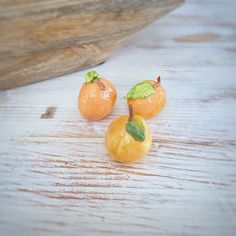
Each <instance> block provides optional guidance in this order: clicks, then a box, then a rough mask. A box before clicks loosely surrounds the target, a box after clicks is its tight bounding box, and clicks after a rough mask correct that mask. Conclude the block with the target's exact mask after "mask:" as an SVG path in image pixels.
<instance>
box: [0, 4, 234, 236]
mask: <svg viewBox="0 0 236 236" xmlns="http://www.w3.org/2000/svg"><path fill="white" fill-rule="evenodd" d="M235 7H236V2H235V1H233V0H232V1H230V0H228V1H221V0H217V1H213V0H212V1H210V0H209V1H198V0H191V1H186V3H185V4H184V5H183V6H182V7H181V8H179V9H177V10H176V11H174V12H173V13H171V14H169V15H168V16H166V17H164V18H163V19H161V20H160V21H158V22H156V23H154V24H153V25H152V26H150V27H148V28H146V29H145V30H144V31H142V32H140V33H138V34H137V35H136V36H135V37H133V38H132V39H131V40H130V41H129V42H128V43H127V44H126V45H124V46H123V48H121V49H120V50H119V51H118V52H117V53H116V54H115V55H114V56H113V57H112V58H111V59H110V60H109V61H107V62H106V63H104V64H102V65H99V66H97V67H96V68H95V70H97V71H98V72H99V73H100V74H101V75H103V76H105V77H107V78H108V79H110V80H111V81H112V82H113V83H114V84H115V86H116V87H117V89H118V93H119V97H118V101H117V103H116V106H115V109H114V110H113V112H112V114H111V115H110V116H109V117H108V118H107V119H105V120H102V121H99V122H88V121H86V120H84V119H83V118H82V117H81V115H80V114H79V113H78V111H77V94H78V91H79V89H80V86H81V84H82V83H83V76H84V74H85V73H86V72H87V71H82V72H78V73H74V74H70V75H67V76H64V77H60V78H57V79H53V80H49V81H46V82H41V83H37V84H34V85H30V86H26V87H21V88H18V89H12V90H8V91H1V93H0V234H1V235H82V236H83V235H86V236H87V235H96V236H97V235H98V236H99V235H188V236H189V235H207V236H209V235H214V236H216V235H224V236H225V235H235V231H236V220H235V218H236V78H235V75H236V14H235ZM157 74H160V75H161V76H162V81H163V85H164V86H165V88H166V90H167V94H168V102H167V105H166V107H165V109H164V111H163V112H162V113H161V114H160V115H159V116H158V117H156V118H153V119H149V120H148V123H149V124H150V127H151V129H152V131H153V133H154V140H153V145H152V148H151V151H150V153H149V155H148V156H147V157H146V158H145V159H144V160H142V161H140V162H138V163H134V164H119V163H116V162H114V161H112V160H111V159H110V158H109V157H108V155H107V152H106V150H105V146H104V134H105V132H106V129H107V126H108V124H109V123H110V122H111V120H112V119H114V118H115V117H117V116H119V115H122V114H126V113H127V107H126V104H125V100H124V99H123V96H125V95H126V93H127V91H128V90H129V88H130V87H131V86H132V85H133V84H134V83H137V82H138V81H142V80H145V79H155V77H156V75H157Z"/></svg>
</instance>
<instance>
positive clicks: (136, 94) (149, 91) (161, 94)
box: [126, 76, 166, 118]
mask: <svg viewBox="0 0 236 236" xmlns="http://www.w3.org/2000/svg"><path fill="white" fill-rule="evenodd" d="M126 98H127V104H128V105H132V106H133V109H134V113H135V114H137V115H140V116H142V117H144V118H150V117H153V116H155V115H157V114H158V113H159V112H160V111H161V110H162V109H163V107H164V106H165V103H166V93H165V90H164V88H163V87H162V85H161V79H160V76H158V77H157V81H154V80H145V81H143V82H141V83H138V84H136V85H135V86H134V87H133V88H132V89H131V90H130V91H129V92H128V94H127V97H126Z"/></svg>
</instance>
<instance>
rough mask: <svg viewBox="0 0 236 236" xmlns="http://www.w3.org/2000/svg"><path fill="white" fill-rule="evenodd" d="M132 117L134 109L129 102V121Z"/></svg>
mask: <svg viewBox="0 0 236 236" xmlns="http://www.w3.org/2000/svg"><path fill="white" fill-rule="evenodd" d="M133 117H134V109H133V106H132V105H131V104H130V105H129V121H131V120H133Z"/></svg>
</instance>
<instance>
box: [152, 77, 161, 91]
mask: <svg viewBox="0 0 236 236" xmlns="http://www.w3.org/2000/svg"><path fill="white" fill-rule="evenodd" d="M160 84H161V77H160V75H158V76H157V81H156V82H155V84H154V85H153V87H154V88H157V87H158V86H159V85H160Z"/></svg>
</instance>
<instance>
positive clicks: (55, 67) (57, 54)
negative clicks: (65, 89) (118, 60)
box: [0, 0, 183, 89]
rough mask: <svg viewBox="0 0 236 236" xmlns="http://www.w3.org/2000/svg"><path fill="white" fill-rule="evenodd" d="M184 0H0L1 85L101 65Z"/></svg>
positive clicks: (44, 77)
mask: <svg viewBox="0 0 236 236" xmlns="http://www.w3.org/2000/svg"><path fill="white" fill-rule="evenodd" d="M182 2H183V0H169V1H163V0H156V1H153V0H136V1H132V0H121V1H116V0H96V1H84V0H71V1H69V0H56V1H55V0H48V1H34V0H29V1H22V0H21V1H16V0H11V1H9V0H4V1H0V29H1V37H0V89H6V88H13V87H16V86H19V85H24V84H28V83H32V82H35V81H40V80H45V79H48V78H52V77H55V76H59V75H64V74H66V73H70V72H73V71H77V70H80V69H83V68H87V67H91V66H94V65H96V64H99V63H101V62H103V61H105V60H106V59H107V58H108V57H110V56H111V54H112V53H113V52H114V51H115V50H116V49H117V48H118V47H119V46H120V45H121V44H122V43H123V42H124V41H126V40H127V38H128V37H129V36H130V35H132V34H133V33H134V32H136V31H137V30H140V29H141V28H143V27H145V26H146V25H148V24H150V23H151V22H153V21H154V20H156V19H158V18H159V17H161V16H163V15H165V14H166V13H168V12H169V11H171V10H173V9H175V8H176V7H177V6H178V5H180V4H181V3H182Z"/></svg>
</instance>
